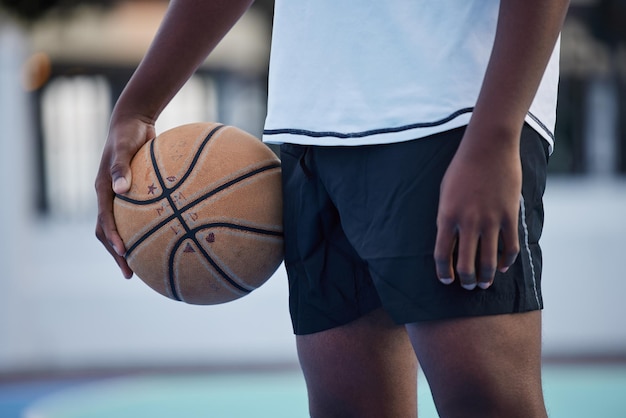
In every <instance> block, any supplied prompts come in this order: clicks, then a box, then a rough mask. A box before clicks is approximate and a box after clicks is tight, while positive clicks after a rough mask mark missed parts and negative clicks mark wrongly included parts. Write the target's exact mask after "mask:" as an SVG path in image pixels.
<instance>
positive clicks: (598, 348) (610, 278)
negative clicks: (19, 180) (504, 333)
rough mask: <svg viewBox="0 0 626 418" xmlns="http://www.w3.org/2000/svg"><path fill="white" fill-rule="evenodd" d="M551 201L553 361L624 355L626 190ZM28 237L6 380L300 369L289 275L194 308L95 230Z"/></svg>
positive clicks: (587, 188)
mask: <svg viewBox="0 0 626 418" xmlns="http://www.w3.org/2000/svg"><path fill="white" fill-rule="evenodd" d="M545 201H546V219H547V221H546V228H545V234H544V238H543V246H544V259H545V269H544V279H543V280H544V297H545V301H546V309H545V331H544V333H545V353H546V354H547V355H551V356H554V355H561V354H565V355H572V354H574V355H580V354H584V355H589V354H591V355H605V354H613V355H614V354H622V355H624V354H626V327H624V326H623V323H622V318H624V317H626V303H624V295H626V280H624V275H623V267H622V266H623V260H624V257H626V251H625V250H626V245H625V244H624V236H625V235H626V221H625V220H624V215H625V214H626V181H625V180H606V179H605V180H593V179H583V180H577V179H572V178H558V177H555V178H552V179H551V180H550V181H549V186H548V191H547V194H546V198H545ZM29 229H30V230H25V231H23V234H22V235H21V236H22V240H21V241H22V245H21V250H19V251H14V252H13V254H14V257H17V259H14V260H13V261H14V262H16V265H17V268H16V269H15V271H17V275H18V277H3V278H2V283H3V288H4V290H3V292H2V293H0V306H1V307H2V308H1V310H2V311H3V315H2V317H1V318H0V341H1V342H2V343H1V344H0V370H20V369H51V368H52V369H58V368H94V367H107V366H113V367H138V366H139V367H142V366H155V365H156V366H163V365H175V366H186V365H194V364H203V365H220V364H237V363H243V364H255V363H274V364H285V363H287V364H291V363H293V364H295V363H296V361H297V359H296V353H295V349H294V344H293V336H292V333H291V328H290V322H289V317H288V308H287V286H286V277H285V273H284V270H283V269H282V268H281V269H279V271H278V272H277V273H276V275H275V276H274V277H273V278H271V279H270V281H269V282H268V283H267V284H266V285H265V286H263V287H262V288H260V289H258V290H256V291H255V292H253V293H252V294H251V295H249V296H247V297H245V298H243V299H240V300H238V301H236V302H232V303H230V304H225V305H218V306H208V307H197V306H189V305H185V304H182V303H179V302H174V301H170V300H168V299H166V298H164V297H163V296H160V295H158V294H156V293H155V292H153V291H152V290H151V289H149V288H148V287H147V286H146V285H144V284H143V282H141V281H140V280H139V279H136V278H135V279H133V280H130V281H126V280H124V279H123V278H122V276H121V274H119V272H118V270H117V266H116V265H115V263H114V262H113V260H112V259H110V257H109V255H108V253H106V251H105V250H104V249H103V248H102V247H101V246H100V244H99V242H97V240H96V239H95V237H94V235H93V224H92V220H91V219H86V220H84V221H80V222H72V223H70V222H63V221H49V220H48V221H46V220H40V221H36V222H33V223H31V224H30V228H29ZM24 238H27V239H24ZM18 242H19V240H18ZM1 244H2V245H1V246H2V247H3V248H4V249H7V246H11V245H12V242H11V241H9V240H6V237H3V238H2V241H1Z"/></svg>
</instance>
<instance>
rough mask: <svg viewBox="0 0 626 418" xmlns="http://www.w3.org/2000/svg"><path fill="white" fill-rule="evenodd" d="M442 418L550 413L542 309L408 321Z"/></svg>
mask: <svg viewBox="0 0 626 418" xmlns="http://www.w3.org/2000/svg"><path fill="white" fill-rule="evenodd" d="M407 330H408V332H409V335H410V338H411V342H412V344H413V346H414V348H415V352H416V353H417V356H418V358H419V359H420V365H421V367H422V369H423V371H424V374H425V376H426V378H427V380H428V382H429V385H430V388H431V391H432V394H433V399H434V400H435V405H436V406H437V410H438V411H439V414H440V415H441V416H442V417H474V416H475V417H502V416H507V417H518V416H519V417H545V416H546V411H545V407H544V402H543V395H542V389H541V313H540V311H534V312H527V313H519V314H507V315H492V316H483V317H472V318H461V319H452V320H443V321H432V322H422V323H414V324H409V325H407Z"/></svg>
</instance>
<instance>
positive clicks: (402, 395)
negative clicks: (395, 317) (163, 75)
mask: <svg viewBox="0 0 626 418" xmlns="http://www.w3.org/2000/svg"><path fill="white" fill-rule="evenodd" d="M296 341H297V346H298V355H299V358H300V364H301V367H302V370H303V372H304V376H305V380H306V383H307V389H308V394H309V407H310V412H311V416H312V417H314V418H315V417H324V418H332V417H342V418H348V417H359V418H367V417H375V418H385V417H389V418H396V417H406V418H410V417H416V416H417V359H416V357H415V353H414V352H413V348H412V346H411V343H410V340H409V338H408V335H407V332H406V330H405V328H404V327H403V326H398V325H396V324H394V323H393V321H392V320H391V318H390V317H389V315H388V314H387V313H386V312H385V311H384V310H382V309H378V310H375V311H373V312H372V313H370V314H368V315H365V316H363V317H361V318H360V319H357V320H355V321H353V322H351V323H349V324H347V325H343V326H340V327H336V328H333V329H330V330H326V331H322V332H318V333H314V334H308V335H299V336H297V340H296Z"/></svg>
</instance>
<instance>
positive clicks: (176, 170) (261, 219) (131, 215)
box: [113, 123, 283, 305]
mask: <svg viewBox="0 0 626 418" xmlns="http://www.w3.org/2000/svg"><path fill="white" fill-rule="evenodd" d="M131 172H132V175H133V179H132V186H131V189H130V190H129V192H128V193H126V194H124V195H117V196H116V197H115V200H114V203H113V211H114V215H115V222H116V224H117V228H118V232H119V234H120V236H121V237H122V240H123V241H124V244H125V245H126V250H127V251H126V260H127V262H128V265H129V266H130V267H131V268H132V269H133V270H134V272H135V273H136V274H137V276H139V277H140V278H141V279H142V280H143V281H144V282H145V283H146V284H148V286H150V287H151V288H152V289H154V290H156V291H157V292H159V293H161V294H162V295H165V296H167V297H169V298H172V299H175V300H179V301H183V302H187V303H191V304H201V305H212V304H218V303H224V302H229V301H232V300H234V299H237V298H240V297H242V296H244V295H247V294H248V293H250V292H251V291H252V290H254V289H256V288H257V287H259V286H261V285H262V284H263V283H265V281H267V279H269V277H270V276H271V275H272V274H273V273H274V272H275V271H276V269H277V268H278V266H279V265H280V263H281V262H282V259H283V229H282V197H281V178H280V161H279V159H278V158H277V157H276V155H275V154H274V153H273V152H272V151H271V150H270V149H269V148H268V147H267V146H266V145H265V144H263V143H262V142H261V141H260V140H258V139H257V138H255V137H253V136H252V135H250V134H248V133H246V132H243V131H242V130H240V129H237V128H235V127H232V126H225V125H220V124H215V123H194V124H189V125H183V126H179V127H177V128H174V129H171V130H169V131H166V132H163V133H162V134H160V135H159V136H158V137H157V138H155V139H154V140H152V141H149V142H148V143H146V144H145V145H144V146H143V147H142V148H141V149H140V150H139V152H138V153H137V155H136V156H135V157H134V158H133V160H132V162H131Z"/></svg>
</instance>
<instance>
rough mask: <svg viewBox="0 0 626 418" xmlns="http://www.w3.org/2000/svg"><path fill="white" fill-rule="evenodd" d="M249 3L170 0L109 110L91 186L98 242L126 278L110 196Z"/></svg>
mask: <svg viewBox="0 0 626 418" xmlns="http://www.w3.org/2000/svg"><path fill="white" fill-rule="evenodd" d="M250 4H252V0H213V1H205V0H171V1H170V4H169V7H168V11H167V14H166V15H165V18H164V19H163V22H162V23H161V26H160V28H159V31H158V33H157V35H156V37H155V38H154V40H153V42H152V44H151V46H150V49H149V50H148V52H147V54H146V56H145V57H144V59H143V60H142V62H141V64H140V65H139V67H138V68H137V71H136V72H135V74H134V75H133V77H132V78H131V80H130V81H129V83H128V85H127V86H126V87H125V88H124V91H123V92H122V94H121V96H120V98H119V100H118V101H117V103H116V105H115V108H114V109H113V115H112V117H111V123H110V128H109V134H108V137H107V141H106V144H105V146H104V151H103V154H102V159H101V162H100V168H99V170H98V174H97V176H96V181H95V187H96V193H97V197H98V219H97V224H96V237H98V239H99V240H100V242H102V244H103V245H104V247H105V248H106V249H107V251H109V253H110V254H111V255H112V256H113V258H114V259H115V262H116V263H117V264H118V265H119V267H120V269H121V271H122V274H123V275H124V277H126V278H127V279H129V278H131V277H132V275H133V271H132V270H131V268H130V267H129V266H128V263H127V262H126V259H125V258H124V253H125V252H126V249H125V247H124V243H123V241H122V239H121V238H120V235H119V234H118V231H117V228H116V226H115V219H114V217H113V199H114V194H115V193H119V194H122V193H125V192H127V191H128V190H129V189H130V185H131V182H132V173H131V171H130V161H131V160H132V157H133V156H134V155H135V154H136V153H137V151H138V150H139V148H141V146H142V145H143V144H145V143H146V142H147V141H149V140H150V139H152V138H154V137H155V129H154V122H155V121H156V119H157V117H158V115H159V114H160V113H161V111H162V110H163V108H165V106H166V105H167V103H169V101H170V100H171V99H172V98H173V97H174V95H175V94H176V93H177V92H178V90H180V88H181V87H182V86H183V85H184V84H185V82H186V81H187V80H188V79H189V77H191V75H192V74H193V73H194V71H195V70H196V69H197V68H198V66H200V64H201V63H202V62H203V61H204V60H205V59H206V57H207V55H208V54H209V53H210V52H211V51H212V50H213V48H215V46H216V45H217V44H218V43H219V41H220V40H221V39H222V37H223V36H224V35H225V34H226V33H227V32H228V31H229V30H230V28H231V27H232V26H233V25H234V24H235V23H236V22H237V20H238V19H239V18H240V17H241V15H243V13H244V12H245V11H246V10H247V9H248V7H250ZM189 40H193V42H190V41H189Z"/></svg>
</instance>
